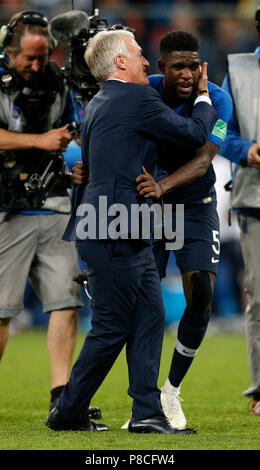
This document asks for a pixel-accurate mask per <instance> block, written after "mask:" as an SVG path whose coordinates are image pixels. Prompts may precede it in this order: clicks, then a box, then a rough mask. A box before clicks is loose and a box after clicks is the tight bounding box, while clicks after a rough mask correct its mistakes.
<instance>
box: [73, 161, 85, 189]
mask: <svg viewBox="0 0 260 470" xmlns="http://www.w3.org/2000/svg"><path fill="white" fill-rule="evenodd" d="M72 176H73V182H74V184H79V185H81V184H85V183H86V182H87V177H88V172H87V166H86V165H85V163H83V162H81V161H79V162H75V163H74V167H73V168H72Z"/></svg>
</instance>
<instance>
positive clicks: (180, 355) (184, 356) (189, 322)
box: [169, 308, 210, 387]
mask: <svg viewBox="0 0 260 470" xmlns="http://www.w3.org/2000/svg"><path fill="white" fill-rule="evenodd" d="M209 318H210V313H206V314H201V313H194V312H192V311H191V310H188V309H187V308H186V310H185V312H184V314H183V316H182V318H181V320H180V323H179V327H178V333H177V341H176V346H175V350H174V354H173V358H172V363H171V368H170V373H169V380H170V383H171V384H172V385H173V386H174V387H179V385H180V384H181V382H182V380H183V378H184V377H185V375H186V373H187V371H188V369H189V368H190V366H191V363H192V361H193V359H194V357H195V355H196V352H197V350H198V348H199V346H200V345H201V342H202V340H203V338H204V335H205V333H206V330H207V326H208V322H209Z"/></svg>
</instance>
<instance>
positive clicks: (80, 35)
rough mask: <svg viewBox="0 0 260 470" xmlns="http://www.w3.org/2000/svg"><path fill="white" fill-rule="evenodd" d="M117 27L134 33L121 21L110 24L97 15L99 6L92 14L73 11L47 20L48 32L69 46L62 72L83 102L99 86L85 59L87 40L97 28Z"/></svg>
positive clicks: (108, 29) (111, 28) (88, 98)
mask: <svg viewBox="0 0 260 470" xmlns="http://www.w3.org/2000/svg"><path fill="white" fill-rule="evenodd" d="M116 29H124V30H127V31H131V32H132V33H134V32H135V30H134V29H132V28H129V27H128V26H123V25H122V24H116V25H113V26H109V25H108V22H107V20H106V19H104V18H100V17H99V13H98V9H95V14H94V15H92V16H88V15H87V14H86V13H85V12H83V11H81V10H72V11H70V12H67V13H63V14H61V15H58V16H56V17H54V18H53V19H52V20H51V21H50V23H49V31H50V34H51V35H52V36H53V38H54V39H55V40H56V41H57V42H65V43H67V45H68V59H67V63H66V65H65V67H64V68H63V72H64V75H65V79H66V82H67V85H68V86H69V88H71V89H72V90H73V92H76V93H77V95H78V96H77V97H78V98H79V99H80V100H82V101H83V103H86V102H88V101H90V100H91V98H93V96H94V95H95V94H96V93H97V92H98V91H99V88H100V84H99V83H98V81H97V80H96V78H95V77H94V76H93V75H92V74H91V72H90V70H89V67H88V66H87V64H86V62H85V59H84V54H85V50H86V46H87V43H88V41H89V39H90V38H92V37H93V36H95V34H97V33H99V32H100V31H110V30H116Z"/></svg>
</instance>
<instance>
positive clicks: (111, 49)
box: [46, 30, 217, 434]
mask: <svg viewBox="0 0 260 470" xmlns="http://www.w3.org/2000/svg"><path fill="white" fill-rule="evenodd" d="M85 59H86V62H87V64H88V66H89V68H90V70H91V73H92V74H93V75H94V76H95V77H96V79H97V80H98V81H100V82H104V83H103V85H102V87H101V89H100V91H99V92H98V93H97V95H96V96H95V97H94V98H93V99H92V100H91V102H90V103H89V104H88V106H87V112H86V119H85V124H84V129H83V135H82V142H83V162H84V163H86V164H87V166H88V170H89V176H88V183H87V185H86V186H85V187H83V190H82V189H81V188H80V191H81V193H80V194H78V201H77V203H78V207H76V208H75V210H74V212H73V214H72V217H71V220H70V223H69V225H68V227H67V230H66V232H65V235H64V238H65V239H66V240H68V241H70V240H74V239H76V240H77V246H78V250H79V253H80V255H81V257H82V258H83V259H84V260H85V261H86V263H87V266H88V276H89V289H90V294H91V297H92V301H91V302H92V329H91V330H90V332H89V333H88V335H87V337H86V340H85V343H84V345H83V348H82V350H81V353H80V355H79V357H78V359H77V361H76V363H75V365H74V367H73V370H72V373H71V377H70V380H69V382H68V384H67V385H66V387H65V389H64V391H63V392H62V395H61V397H60V399H59V402H58V404H57V407H56V408H54V409H53V410H52V412H51V413H50V415H49V416H48V418H47V422H46V424H47V426H49V427H50V428H51V429H54V430H66V429H71V430H86V431H98V430H105V429H107V427H106V426H105V425H102V424H98V423H93V422H91V421H90V420H89V418H88V415H87V413H86V410H87V408H88V404H89V402H90V400H91V398H92V396H93V395H94V394H95V392H96V391H97V389H98V388H99V386H100V385H101V383H102V382H103V380H104V378H105V377H106V375H107V373H108V372H109V370H110V368H111V367H112V365H113V364H114V362H115V360H116V358H117V356H118V354H119V353H120V351H121V350H122V348H123V346H124V345H125V344H126V353H127V363H128V370H129V390H128V393H129V395H130V396H131V397H132V398H133V408H132V418H131V420H130V423H129V428H128V429H129V431H130V432H137V433H150V432H157V433H163V434H175V433H182V434H183V433H192V432H194V430H193V429H187V428H186V429H182V430H177V429H174V428H172V427H171V426H170V424H169V423H168V421H167V420H166V418H165V416H164V414H163V411H162V408H161V403H160V390H159V389H158V387H157V379H158V373H159V364H160V356H161V348H162V339H163V332H164V308H163V303H162V298H161V289H160V280H159V276H158V271H157V268H156V266H155V262H154V257H153V252H152V244H151V239H150V234H149V236H147V234H146V237H142V236H141V234H140V232H138V230H137V232H138V233H137V232H136V227H137V226H138V223H137V222H138V221H139V219H138V221H136V220H134V221H133V220H131V217H130V220H128V219H127V220H126V219H125V217H122V218H121V219H120V229H119V230H116V229H115V227H118V225H117V226H116V225H115V226H113V227H114V229H115V230H110V228H111V225H108V222H109V221H110V222H111V221H112V222H113V221H115V219H116V218H117V210H118V209H120V208H122V206H123V207H124V208H125V209H126V212H127V214H130V213H131V209H132V207H133V206H134V205H135V206H138V205H139V204H140V203H141V202H143V203H144V204H151V203H152V202H151V200H150V202H149V201H148V200H147V199H143V200H140V197H139V195H138V192H137V190H136V177H137V176H138V175H139V174H140V173H141V171H142V168H145V169H147V170H148V171H149V172H150V173H151V174H154V172H155V171H156V163H157V145H158V143H159V142H160V141H168V142H169V143H172V144H174V143H176V144H178V145H183V146H185V147H186V148H187V146H189V145H190V146H191V148H192V147H193V146H194V145H197V146H201V145H203V144H204V143H205V142H206V140H207V136H208V133H209V131H210V130H211V128H212V127H213V125H214V123H215V121H216V120H217V114H216V112H215V111H214V109H213V108H212V106H211V101H210V99H209V97H208V90H207V77H206V67H205V65H204V67H203V70H202V77H201V79H200V82H199V87H198V90H199V91H198V95H199V97H198V98H197V99H196V100H195V103H194V110H193V113H192V116H191V118H183V117H181V116H178V115H175V114H174V113H172V111H171V110H170V109H169V108H167V106H165V105H164V104H163V103H162V101H161V99H160V96H159V94H158V93H157V92H156V91H155V90H153V89H152V88H150V87H148V86H146V85H148V79H147V75H146V71H145V70H146V68H147V66H148V65H149V62H148V61H147V60H146V59H145V58H144V57H143V56H142V51H141V48H140V47H139V45H138V44H137V43H136V42H135V40H134V36H133V35H132V33H130V32H128V31H124V30H117V31H109V32H108V31H104V32H100V33H98V34H97V35H95V36H94V38H92V39H91V40H90V42H89V45H88V47H87V49H86V53H85ZM172 158H174V155H172ZM101 198H102V201H103V202H104V201H105V202H106V207H107V212H106V213H105V212H104V209H105V205H104V204H103V206H102V207H100V200H101ZM86 212H88V213H87V216H86ZM124 214H125V212H124ZM133 226H134V227H135V229H134V231H133V230H132V227H133ZM86 228H87V230H85V229H86ZM141 228H142V227H140V228H139V229H140V231H141Z"/></svg>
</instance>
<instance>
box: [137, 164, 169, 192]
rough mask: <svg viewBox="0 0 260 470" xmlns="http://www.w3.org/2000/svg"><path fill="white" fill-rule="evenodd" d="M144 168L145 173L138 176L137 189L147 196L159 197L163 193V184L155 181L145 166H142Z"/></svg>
mask: <svg viewBox="0 0 260 470" xmlns="http://www.w3.org/2000/svg"><path fill="white" fill-rule="evenodd" d="M142 169H143V172H144V173H142V174H141V175H139V176H137V178H136V182H137V183H138V185H137V191H138V192H139V194H140V195H141V196H144V197H145V198H148V197H153V198H154V199H159V198H160V197H161V196H162V195H163V188H162V186H161V185H160V183H156V181H154V179H153V177H152V175H151V174H150V173H148V171H146V169H145V167H144V166H142Z"/></svg>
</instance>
